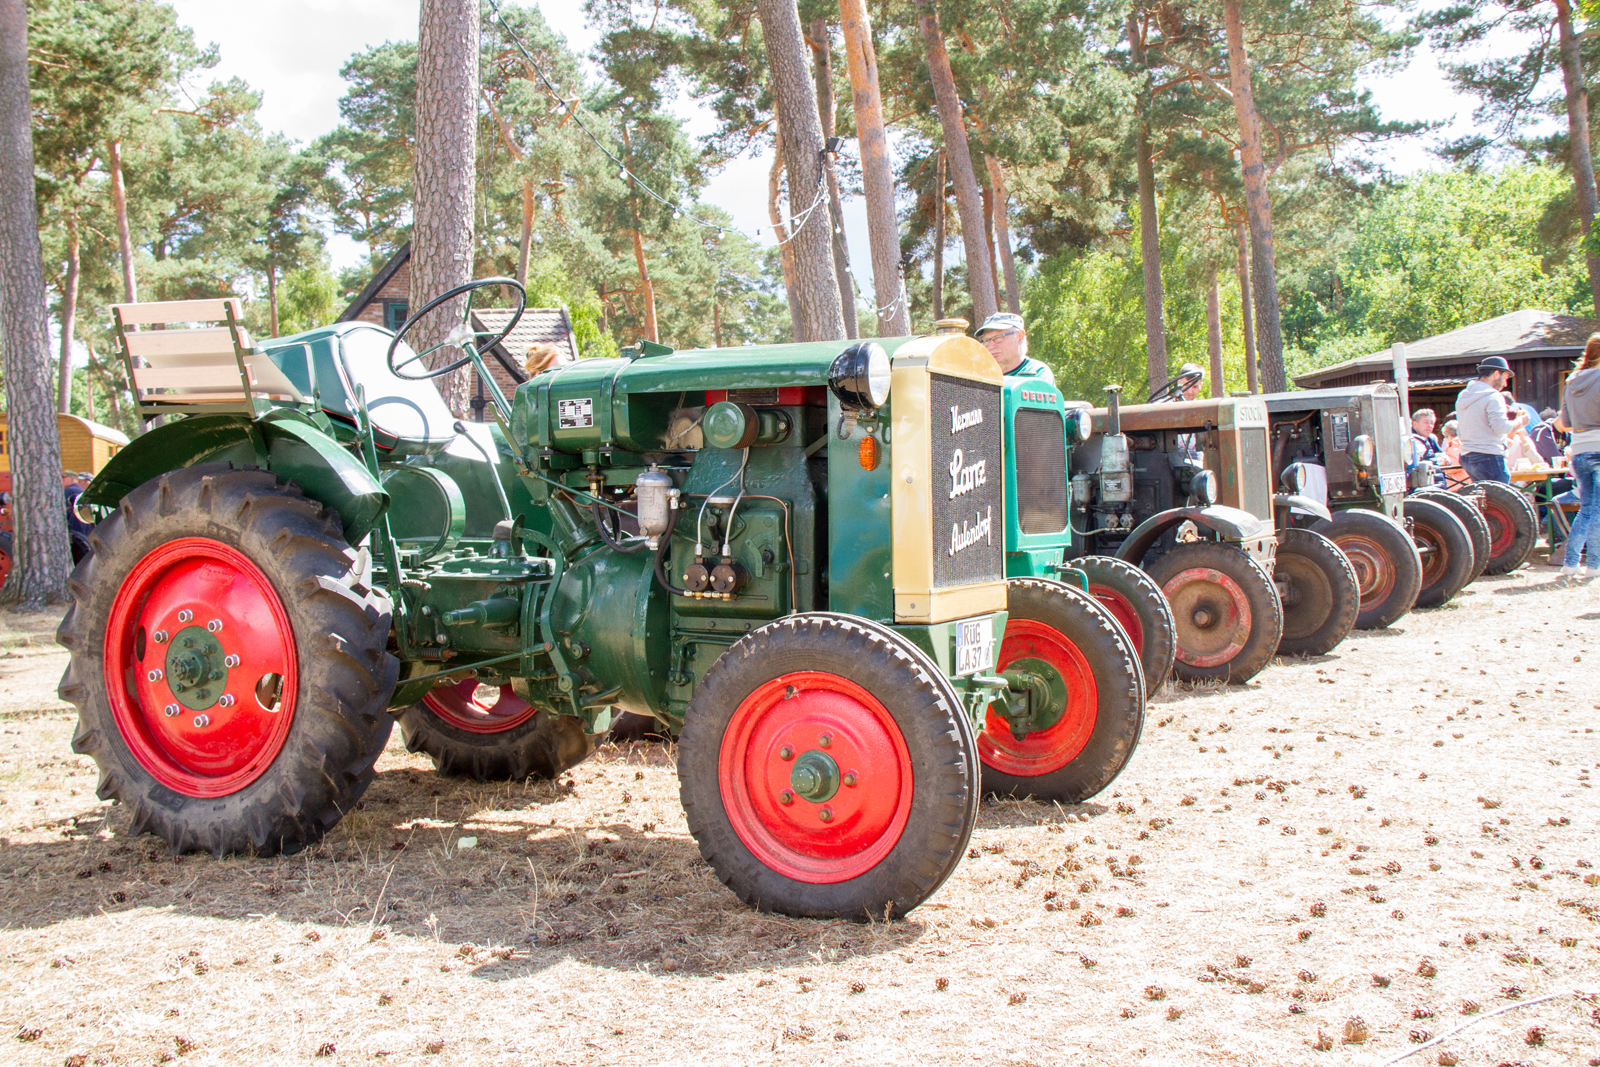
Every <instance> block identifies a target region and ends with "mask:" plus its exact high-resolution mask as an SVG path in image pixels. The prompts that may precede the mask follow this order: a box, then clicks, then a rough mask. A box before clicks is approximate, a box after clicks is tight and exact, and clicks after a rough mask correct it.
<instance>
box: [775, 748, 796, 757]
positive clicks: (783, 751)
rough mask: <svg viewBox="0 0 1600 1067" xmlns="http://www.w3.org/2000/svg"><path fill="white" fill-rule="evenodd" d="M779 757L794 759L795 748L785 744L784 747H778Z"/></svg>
mask: <svg viewBox="0 0 1600 1067" xmlns="http://www.w3.org/2000/svg"><path fill="white" fill-rule="evenodd" d="M778 758H779V759H782V760H790V759H794V749H792V748H790V747H789V746H788V745H784V746H783V747H782V748H780V749H778Z"/></svg>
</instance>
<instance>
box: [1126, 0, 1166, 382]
mask: <svg viewBox="0 0 1600 1067" xmlns="http://www.w3.org/2000/svg"><path fill="white" fill-rule="evenodd" d="M1128 47H1129V48H1130V49H1131V50H1132V53H1133V62H1134V64H1135V65H1136V66H1137V67H1138V68H1139V69H1140V70H1141V71H1143V69H1144V65H1145V54H1144V39H1143V36H1142V35H1141V33H1140V31H1139V20H1138V19H1137V18H1136V17H1135V16H1133V15H1132V14H1130V15H1129V16H1128ZM1149 105H1150V101H1149V98H1148V97H1147V96H1146V95H1145V89H1143V88H1142V89H1141V91H1140V94H1139V98H1138V103H1137V104H1136V105H1135V106H1136V107H1137V108H1138V113H1137V114H1136V115H1135V117H1134V121H1135V122H1136V123H1137V126H1136V127H1135V130H1134V135H1133V155H1134V168H1135V170H1136V171H1137V173H1138V179H1139V264H1140V266H1141V268H1142V269H1143V272H1144V344H1145V369H1146V371H1147V373H1148V374H1149V376H1150V392H1152V393H1154V392H1155V391H1156V390H1157V389H1159V388H1161V387H1162V386H1163V385H1166V384H1167V324H1166V311H1165V304H1166V292H1165V290H1164V288H1163V287H1162V284H1161V215H1160V209H1158V208H1157V207H1156V171H1155V164H1154V162H1153V161H1152V160H1151V157H1150V129H1149V126H1148V125H1147V122H1146V120H1147V115H1146V113H1145V112H1146V109H1147V108H1148V107H1149Z"/></svg>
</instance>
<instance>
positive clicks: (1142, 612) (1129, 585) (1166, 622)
mask: <svg viewBox="0 0 1600 1067" xmlns="http://www.w3.org/2000/svg"><path fill="white" fill-rule="evenodd" d="M1072 567H1073V569H1074V570H1079V571H1082V572H1083V574H1084V576H1085V577H1086V578H1088V580H1089V595H1090V596H1092V597H1094V598H1095V599H1096V600H1098V601H1099V602H1100V604H1101V606H1103V607H1104V608H1105V609H1106V610H1107V611H1109V612H1111V615H1112V617H1113V618H1115V619H1116V620H1117V624H1118V625H1119V626H1121V627H1122V629H1123V632H1125V633H1126V634H1127V635H1128V637H1129V639H1131V640H1132V641H1133V647H1134V648H1135V649H1136V650H1137V651H1138V653H1139V663H1140V665H1141V666H1142V667H1143V668H1144V683H1145V686H1146V687H1147V689H1148V691H1149V692H1151V693H1154V692H1155V691H1156V690H1158V689H1160V688H1161V687H1162V685H1164V684H1165V683H1166V680H1167V675H1169V674H1171V673H1172V661H1173V660H1174V659H1175V658H1176V657H1177V654H1178V644H1177V641H1176V640H1175V639H1174V637H1173V629H1174V626H1175V625H1176V624H1175V623H1174V622H1173V621H1172V605H1170V604H1168V603H1167V598H1166V596H1164V595H1163V594H1162V592H1161V587H1160V586H1159V585H1157V584H1156V583H1155V582H1154V581H1153V580H1152V579H1151V578H1150V576H1149V575H1148V574H1146V573H1145V572H1144V571H1142V570H1140V569H1139V568H1138V567H1135V566H1134V565H1133V564H1131V563H1127V562H1124V561H1123V560H1120V559H1117V558H1115V557H1113V556H1084V557H1083V558H1081V559H1075V560H1073V561H1072Z"/></svg>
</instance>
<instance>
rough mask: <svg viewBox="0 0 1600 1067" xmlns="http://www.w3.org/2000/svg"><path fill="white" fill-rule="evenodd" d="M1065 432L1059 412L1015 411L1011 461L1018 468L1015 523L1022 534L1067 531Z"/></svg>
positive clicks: (1034, 409) (1042, 410) (1033, 409)
mask: <svg viewBox="0 0 1600 1067" xmlns="http://www.w3.org/2000/svg"><path fill="white" fill-rule="evenodd" d="M1065 429H1066V428H1065V426H1064V425H1063V424H1062V422H1061V412H1059V411H1046V410H1044V409H1042V408H1018V409H1017V414H1016V422H1015V423H1014V424H1013V425H1012V433H1013V436H1014V440H1015V445H1016V447H1015V448H1014V449H1013V455H1012V461H1013V462H1014V463H1015V465H1016V468H1017V523H1018V525H1019V526H1020V527H1021V528H1022V532H1023V533H1025V534H1053V533H1060V532H1061V531H1062V530H1065V529H1066V528H1067V522H1068V515H1067V449H1066V433H1065Z"/></svg>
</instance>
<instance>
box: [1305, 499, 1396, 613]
mask: <svg viewBox="0 0 1600 1067" xmlns="http://www.w3.org/2000/svg"><path fill="white" fill-rule="evenodd" d="M1311 529H1313V530H1314V531H1316V532H1317V533H1319V534H1321V535H1322V536H1324V537H1326V538H1328V540H1330V541H1332V542H1333V543H1334V544H1336V545H1339V547H1340V550H1341V551H1343V552H1344V553H1345V556H1346V558H1348V557H1349V555H1350V552H1349V550H1348V548H1346V546H1345V545H1343V544H1340V538H1341V537H1361V538H1364V539H1366V540H1368V541H1370V542H1372V543H1373V544H1375V545H1377V546H1378V548H1379V549H1380V550H1382V552H1383V554H1384V556H1385V558H1386V559H1388V560H1389V562H1390V565H1391V566H1393V568H1394V583H1393V585H1392V586H1391V587H1390V590H1389V593H1388V595H1387V596H1385V597H1384V598H1383V599H1382V600H1380V601H1377V602H1376V603H1368V602H1367V598H1366V597H1363V598H1362V604H1361V610H1360V611H1359V612H1358V613H1357V614H1356V629H1358V630H1382V629H1384V628H1385V627H1388V626H1391V625H1393V624H1394V623H1395V622H1396V621H1398V620H1399V619H1402V618H1404V617H1405V615H1406V613H1408V612H1409V611H1410V610H1411V609H1412V607H1413V606H1414V605H1415V604H1416V602H1417V592H1418V590H1420V589H1421V588H1422V557H1421V556H1420V555H1418V554H1417V546H1416V545H1415V544H1413V543H1412V541H1411V538H1410V537H1409V536H1407V534H1406V528H1405V527H1404V526H1402V525H1400V524H1399V523H1398V522H1395V521H1394V520H1393V519H1391V518H1389V516H1387V515H1383V514H1380V513H1379V512H1376V511H1371V510H1369V509H1367V508H1345V509H1344V510H1341V511H1335V512H1334V513H1333V518H1332V519H1318V520H1317V521H1316V522H1315V523H1314V524H1312V527H1311ZM1359 573H1360V568H1359V567H1358V568H1357V574H1359Z"/></svg>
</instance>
